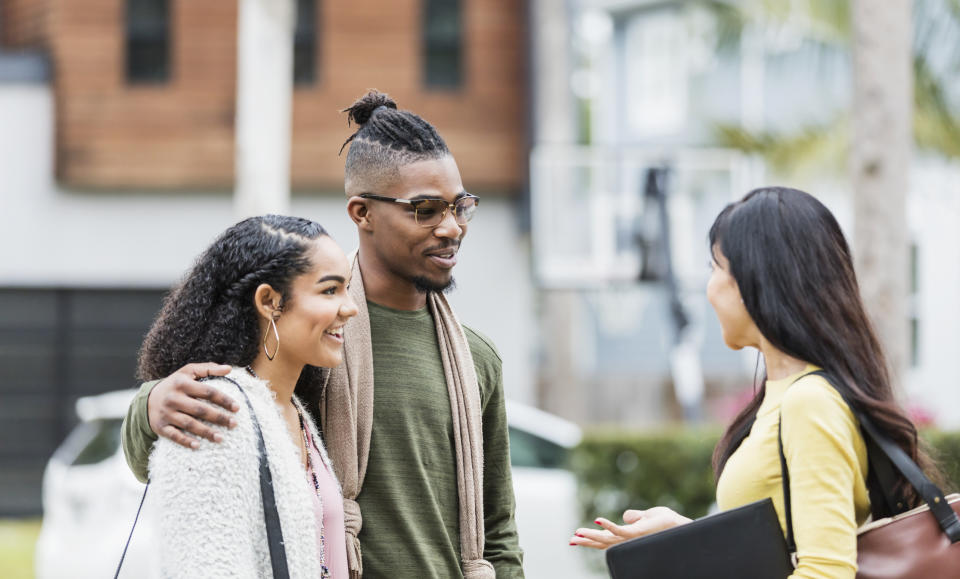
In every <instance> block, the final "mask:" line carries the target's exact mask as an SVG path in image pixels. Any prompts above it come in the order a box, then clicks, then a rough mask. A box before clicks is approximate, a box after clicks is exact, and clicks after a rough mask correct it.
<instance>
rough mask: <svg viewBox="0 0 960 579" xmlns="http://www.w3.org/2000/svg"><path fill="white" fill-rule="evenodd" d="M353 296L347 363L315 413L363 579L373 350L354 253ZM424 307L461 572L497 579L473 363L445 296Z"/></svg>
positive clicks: (351, 553)
mask: <svg viewBox="0 0 960 579" xmlns="http://www.w3.org/2000/svg"><path fill="white" fill-rule="evenodd" d="M350 297H352V298H353V301H354V302H356V304H357V309H358V310H359V311H358V313H357V315H356V316H354V317H353V318H352V319H351V320H350V321H348V322H347V325H346V327H345V328H344V337H345V340H344V342H345V343H344V361H343V363H342V364H340V365H339V366H337V367H336V368H333V369H332V370H331V371H330V372H329V373H328V374H327V377H328V378H327V380H326V383H325V387H324V390H323V397H322V399H321V402H320V415H321V420H322V424H323V436H324V440H325V442H326V444H327V452H328V453H329V454H330V457H331V461H332V462H333V465H334V470H336V473H337V476H338V477H339V478H340V483H341V485H342V486H343V510H344V514H345V517H346V529H347V562H348V564H349V567H350V577H351V579H359V578H360V577H361V576H362V575H363V562H362V556H361V551H360V541H359V540H358V539H357V537H358V536H359V534H360V529H361V527H362V526H363V518H362V516H361V514H360V506H359V505H358V504H357V501H356V498H357V495H359V494H360V489H362V488H363V478H364V475H365V474H366V472H367V457H368V455H369V453H370V432H371V428H372V426H373V351H372V346H371V340H370V314H369V312H368V311H367V298H366V294H365V292H364V289H363V278H362V277H361V275H360V260H359V259H358V257H357V255H356V254H355V255H354V257H353V278H352V280H351V282H350ZM427 303H428V305H429V307H430V314H431V315H432V316H433V320H434V322H435V323H436V326H437V339H438V342H439V345H440V357H441V359H442V362H443V373H444V376H445V377H446V380H447V392H448V393H449V395H450V408H451V411H452V412H451V413H452V416H453V439H454V446H455V450H456V455H457V458H456V460H457V493H458V497H459V503H460V556H461V559H462V561H463V574H464V577H465V578H466V579H495V577H496V574H495V573H494V570H493V565H491V564H490V562H489V561H486V560H484V559H483V543H484V529H483V433H482V423H481V412H480V388H479V384H478V382H477V375H476V370H475V369H474V366H473V357H472V356H471V354H470V346H469V344H468V343H467V336H466V334H465V333H464V331H463V327H461V325H460V322H459V321H457V318H456V316H455V315H454V313H453V309H452V308H451V307H450V304H449V303H448V302H447V299H446V298H445V297H444V296H443V294H441V293H437V292H430V293H429V294H428V297H427Z"/></svg>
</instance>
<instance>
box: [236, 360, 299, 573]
mask: <svg viewBox="0 0 960 579" xmlns="http://www.w3.org/2000/svg"><path fill="white" fill-rule="evenodd" d="M221 378H223V379H224V380H227V381H229V382H232V383H233V385H234V386H236V387H237V389H238V390H240V393H241V394H243V399H244V400H245V401H246V403H247V409H248V410H249V411H250V422H251V424H253V431H254V433H256V435H257V452H258V454H259V456H260V495H261V498H262V499H263V519H264V521H265V522H266V525H267V543H268V544H269V547H270V565H271V567H273V579H289V577H290V571H289V569H288V568H287V552H286V550H285V549H284V547H283V529H281V527H280V514H279V513H278V512H277V499H276V496H275V495H274V493H273V474H272V473H271V472H270V461H269V460H267V447H266V445H265V444H264V442H263V432H261V431H260V423H259V422H258V421H257V414H256V413H255V412H254V411H253V405H252V404H251V403H250V397H249V396H247V393H246V392H244V391H243V388H241V387H240V384H237V382H236V381H235V380H233V379H232V378H229V377H227V376H221Z"/></svg>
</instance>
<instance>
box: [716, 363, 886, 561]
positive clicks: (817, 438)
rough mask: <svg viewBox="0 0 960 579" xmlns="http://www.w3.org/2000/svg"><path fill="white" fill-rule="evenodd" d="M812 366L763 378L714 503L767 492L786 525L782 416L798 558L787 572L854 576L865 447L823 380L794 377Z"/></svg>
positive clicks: (864, 505) (864, 509) (864, 512)
mask: <svg viewBox="0 0 960 579" xmlns="http://www.w3.org/2000/svg"><path fill="white" fill-rule="evenodd" d="M817 369H818V368H816V367H815V366H808V367H807V368H806V369H805V370H804V371H803V372H799V373H797V374H794V375H792V376H788V377H786V378H782V379H780V380H768V381H767V384H766V392H765V394H764V398H763V403H762V404H761V405H760V408H759V410H758V411H757V419H756V422H754V424H753V427H752V428H751V429H750V434H749V435H748V436H747V438H746V439H744V441H743V443H742V444H741V445H740V447H739V448H738V449H737V451H736V452H734V453H733V455H732V456H731V457H730V459H729V460H728V461H727V464H726V466H725V467H724V470H723V474H722V475H721V476H720V480H719V481H718V483H717V505H718V506H719V507H720V509H722V510H726V509H732V508H734V507H738V506H741V505H745V504H747V503H749V502H752V501H757V500H760V499H763V498H766V497H771V498H772V499H773V504H774V506H775V507H776V509H777V513H778V514H779V515H780V526H781V527H783V528H786V525H785V517H786V515H785V514H784V509H783V487H782V479H781V475H780V455H779V453H778V451H777V421H778V419H780V420H782V426H781V428H782V435H781V436H782V439H783V451H784V455H785V456H786V458H787V468H788V469H789V472H790V495H791V503H792V514H793V533H794V538H795V540H796V543H797V557H798V560H799V561H798V565H797V568H796V570H795V571H794V573H793V574H792V575H790V577H791V578H793V579H800V578H801V577H802V578H805V579H813V578H818V579H847V578H849V579H853V578H854V576H855V575H856V572H857V534H856V533H857V527H859V526H860V525H861V524H863V522H864V521H865V520H866V519H867V517H868V515H869V514H870V498H869V495H868V494H867V488H866V476H867V449H866V446H865V444H864V441H863V436H862V435H861V434H860V428H859V425H858V423H857V420H856V418H854V416H853V414H852V413H851V412H850V408H849V407H848V406H847V404H846V403H845V402H844V401H843V398H842V397H841V396H840V394H839V393H838V392H837V391H836V390H835V389H834V388H833V387H832V386H831V385H830V384H829V383H828V382H827V381H826V380H824V379H823V378H821V377H820V376H805V377H803V378H801V379H800V380H797V378H799V377H800V376H802V375H803V374H806V373H808V372H812V371H814V370H817ZM795 380H796V382H794V381H795Z"/></svg>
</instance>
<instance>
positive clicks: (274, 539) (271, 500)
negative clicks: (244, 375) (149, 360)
mask: <svg viewBox="0 0 960 579" xmlns="http://www.w3.org/2000/svg"><path fill="white" fill-rule="evenodd" d="M220 378H222V379H224V380H226V381H228V382H230V383H232V384H233V385H234V386H236V387H237V389H238V390H240V393H241V394H243V399H244V400H245V401H246V402H247V410H249V411H250V422H251V424H253V431H254V432H255V433H256V435H257V453H258V456H259V457H260V460H259V462H260V495H261V497H262V498H263V519H264V521H265V522H266V526H267V543H268V544H269V547H270V565H271V567H272V568H273V577H274V579H290V571H289V569H288V568H287V552H286V550H285V549H284V547H283V530H282V529H281V527H280V514H279V513H278V512H277V499H276V496H275V495H274V493H273V475H272V474H271V472H270V461H269V460H267V447H266V445H265V444H264V442H263V432H261V431H260V423H259V422H258V421H257V415H256V413H255V412H254V411H253V405H252V404H250V397H249V396H247V393H246V392H244V391H243V388H241V387H240V384H237V382H236V380H233V379H232V378H229V377H227V376H221V377H220ZM204 380H206V378H203V379H201V382H202V381H204ZM148 488H150V484H149V483H147V485H146V486H145V487H144V488H143V497H141V498H140V506H139V507H138V508H137V516H136V517H134V519H133V525H132V526H131V527H130V535H129V536H128V537H127V544H126V545H124V547H123V554H122V555H120V563H119V564H118V565H117V572H116V573H115V574H114V575H113V579H117V578H118V577H119V576H120V568H121V567H123V560H124V558H126V556H127V549H128V548H129V547H130V539H132V538H133V530H134V529H135V528H136V527H137V521H138V520H139V519H140V511H141V509H143V502H144V500H146V498H147V489H148Z"/></svg>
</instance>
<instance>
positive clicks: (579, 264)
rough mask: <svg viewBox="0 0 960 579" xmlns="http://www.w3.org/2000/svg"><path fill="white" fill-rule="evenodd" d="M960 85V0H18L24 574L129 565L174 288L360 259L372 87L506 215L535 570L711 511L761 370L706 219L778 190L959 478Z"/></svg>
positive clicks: (14, 549)
mask: <svg viewBox="0 0 960 579" xmlns="http://www.w3.org/2000/svg"><path fill="white" fill-rule="evenodd" d="M958 72H960V0H914V1H909V0H885V1H884V2H870V1H869V0H741V1H733V0H731V1H720V0H716V1H708V0H673V1H671V0H392V1H390V2H384V1H378V0H350V1H347V0H230V1H228V0H220V1H217V2H188V1H187V0H0V223H2V226H0V569H2V571H3V576H4V577H32V576H34V575H35V574H36V576H40V577H86V576H103V575H105V574H106V573H110V572H112V571H113V569H114V568H115V566H116V562H117V561H118V560H119V555H120V551H121V550H122V545H123V542H124V540H125V538H126V534H127V533H128V532H129V526H130V523H131V522H132V519H133V515H134V513H135V512H136V506H137V502H138V500H139V497H140V493H141V492H142V486H140V485H138V484H137V483H136V482H135V481H134V480H133V478H132V475H129V473H127V472H126V468H125V465H124V464H123V459H122V457H121V456H120V455H119V454H118V444H119V438H118V428H119V420H120V418H121V417H122V414H123V412H124V411H125V408H126V404H127V401H128V400H129V396H130V392H129V389H130V388H132V387H134V386H135V385H136V384H135V380H134V378H133V373H134V366H135V360H136V352H137V349H138V347H139V344H140V341H141V339H142V337H143V335H144V333H145V332H146V330H147V328H148V327H149V325H150V323H151V321H152V318H153V316H154V315H155V313H156V311H157V309H158V307H159V303H160V300H161V298H162V296H163V294H164V292H165V291H166V290H167V289H168V288H169V287H170V286H171V284H173V283H175V282H176V280H177V279H178V278H179V277H180V275H181V274H182V273H183V272H184V271H185V270H186V269H187V268H188V267H189V265H190V264H191V263H192V260H193V259H194V258H195V256H196V255H197V254H199V252H200V251H201V250H202V249H204V248H205V247H206V246H207V244H208V243H209V242H210V241H211V240H212V239H213V238H214V237H215V236H216V235H217V234H218V233H219V232H221V231H222V230H223V229H225V228H226V227H228V226H229V225H231V224H232V223H234V222H235V221H237V220H238V219H240V218H242V217H244V216H247V215H250V214H256V213H264V212H287V213H293V214H297V215H302V216H305V217H309V218H311V219H315V220H317V221H319V222H321V223H322V224H323V225H324V226H325V227H327V229H328V230H330V231H331V233H332V235H333V236H334V237H335V239H337V241H338V242H339V243H340V244H341V245H342V246H343V247H344V249H345V250H348V251H349V250H350V249H352V248H353V247H354V246H355V243H356V233H355V231H354V228H353V226H352V223H351V222H350V221H349V219H348V218H347V215H346V211H345V199H344V196H343V190H342V183H343V173H342V171H343V160H344V158H343V156H339V155H338V150H339V149H340V145H341V143H342V142H343V141H344V140H345V139H346V138H347V137H348V136H349V135H350V134H351V133H352V131H353V129H352V128H350V127H348V126H347V123H346V118H345V115H343V114H342V113H340V112H339V111H340V110H341V109H343V108H345V107H347V106H349V105H350V104H351V103H352V102H353V100H354V99H356V98H357V97H359V96H361V95H362V94H363V93H364V92H365V91H366V90H367V89H370V88H377V89H379V90H381V91H384V92H387V93H389V94H390V95H391V96H392V97H393V98H394V99H395V100H396V101H397V102H398V103H399V105H400V107H401V108H406V109H410V110H413V111H415V112H417V113H418V114H420V115H421V116H423V117H424V118H426V119H427V120H428V121H430V122H431V123H433V124H434V125H435V126H436V127H437V128H438V130H439V131H440V133H441V134H442V135H443V136H444V138H445V139H446V141H447V143H448V145H449V146H450V148H451V150H452V151H453V153H454V155H455V157H456V159H457V162H458V164H459V166H460V170H461V173H462V176H463V180H464V184H465V186H466V188H467V190H469V191H470V192H472V193H475V194H477V195H479V196H480V197H481V198H482V208H481V210H480V211H479V212H478V214H477V217H476V219H475V220H474V221H473V223H472V224H471V227H470V231H469V235H468V236H467V238H466V240H465V243H464V245H463V249H462V251H461V256H462V259H461V260H460V265H458V266H457V272H456V274H457V276H456V277H457V282H458V283H457V285H458V289H457V290H456V292H455V293H454V294H453V295H452V301H453V303H454V306H455V308H456V309H457V311H458V314H459V315H460V318H461V319H462V320H463V321H464V322H465V323H466V324H468V325H470V326H472V327H474V328H476V329H477V330H479V331H481V332H483V333H485V334H486V335H488V336H490V337H491V338H492V339H493V341H494V342H495V343H496V344H497V346H498V348H499V349H500V352H501V355H502V358H503V369H504V370H503V372H504V374H503V375H504V384H505V389H506V394H507V397H508V398H509V399H510V400H511V407H510V418H511V444H512V452H513V460H514V466H515V478H516V479H517V480H516V481H515V483H516V490H517V496H518V515H517V516H518V522H519V526H520V533H521V544H522V546H523V547H524V548H525V550H526V551H527V557H526V562H527V574H528V576H529V577H533V578H537V577H561V576H562V577H590V576H594V575H597V576H602V560H601V558H600V557H599V556H598V554H596V553H587V554H584V553H580V552H577V550H575V549H573V548H571V547H568V546H567V544H566V539H567V538H568V537H569V535H570V534H571V533H572V531H573V530H574V528H575V527H576V526H578V525H580V524H583V523H584V522H585V521H589V520H592V519H591V518H590V517H592V516H593V515H595V514H598V513H604V514H608V515H616V514H617V513H618V512H619V511H622V510H623V508H625V507H626V506H627V505H632V506H635V507H638V508H645V507H648V506H652V505H654V504H666V505H668V506H672V507H674V508H677V509H680V510H682V511H683V512H685V513H686V514H688V515H694V516H696V515H701V514H703V513H705V512H707V511H708V510H709V509H710V508H711V504H712V501H713V486H712V485H713V483H712V474H711V472H710V469H709V454H710V450H711V449H712V445H713V444H714V443H715V441H716V439H717V437H718V435H719V432H720V429H721V428H722V425H723V424H724V423H725V422H726V421H727V420H729V419H730V418H731V417H732V416H733V414H735V412H736V411H737V410H738V408H739V407H741V406H742V405H743V404H744V403H745V402H746V400H747V399H748V398H749V397H750V396H751V395H752V392H753V387H754V378H755V376H756V375H757V373H758V360H757V354H756V352H755V351H752V352H750V351H741V352H733V351H730V350H727V349H726V347H725V346H724V345H723V342H722V340H721V339H720V333H719V326H718V324H717V322H716V319H715V316H714V315H713V312H712V311H711V310H710V308H709V307H708V304H707V302H706V300H705V297H704V287H705V283H706V279H707V275H708V268H707V262H708V259H709V257H710V254H709V251H708V248H707V242H706V234H707V230H708V228H709V226H710V224H711V223H712V220H713V218H714V217H715V216H716V214H717V213H718V212H719V211H720V210H721V209H722V207H723V206H724V205H725V204H726V203H729V202H730V201H733V200H735V199H737V198H739V197H741V196H742V195H743V194H744V193H746V192H747V191H748V190H750V189H751V188H753V187H757V186H761V185H771V184H782V185H788V186H793V187H798V188H801V189H804V190H807V191H809V192H811V193H813V194H815V195H816V196H818V197H819V198H820V199H821V200H822V201H823V202H824V203H825V204H826V205H827V206H828V207H829V208H830V209H831V210H832V211H833V212H834V214H835V215H836V216H837V218H838V219H839V221H840V222H841V225H842V226H843V228H844V230H845V232H846V234H847V235H848V239H849V240H850V241H851V244H852V247H853V249H854V254H855V258H856V260H857V265H858V274H859V278H860V281H861V286H862V289H863V293H864V297H865V299H866V301H867V304H868V308H869V309H870V311H871V313H872V315H873V316H874V319H875V322H876V324H877V327H878V329H879V331H880V334H881V336H882V337H883V340H884V342H885V345H886V347H887V350H888V352H889V354H890V358H891V364H892V366H893V370H894V373H895V375H896V376H897V383H898V385H899V388H900V395H901V400H902V402H903V404H904V405H905V406H906V407H907V408H908V410H909V411H910V412H911V415H912V416H913V417H914V419H915V420H916V421H918V422H919V423H920V424H921V425H922V426H923V427H924V428H925V430H924V432H925V436H926V437H927V439H928V440H929V441H930V442H931V444H932V445H933V446H934V448H935V450H937V451H938V452H939V454H940V456H941V459H942V460H943V461H944V465H945V467H946V470H947V471H948V472H949V473H950V474H951V476H953V477H954V478H953V480H954V481H960V464H958V462H960V436H958V435H957V434H956V432H957V431H958V430H960V383H958V382H960V380H958V379H957V378H956V371H955V366H954V363H955V360H956V359H957V357H958V355H960V300H958V299H957V296H958V295H960V74H958ZM104 393H111V394H109V395H103V394H104ZM45 473H46V474H45ZM952 484H953V485H954V487H953V488H951V489H950V490H956V488H955V487H956V484H955V483H952ZM148 515H149V513H148ZM148 528H149V527H148V526H147V527H146V529H148ZM41 529H42V530H41ZM138 544H139V547H138V546H137V545H138ZM148 547H149V531H148V530H143V531H142V532H141V528H138V530H137V535H136V536H135V540H134V545H133V546H132V547H131V549H132V550H133V553H132V554H131V561H128V563H127V564H125V565H130V566H131V567H128V576H131V577H134V576H147V575H149V573H150V572H152V570H153V569H154V567H153V566H152V564H151V563H150V561H149V556H150V555H149V548H148ZM598 574H599V575H598Z"/></svg>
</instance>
